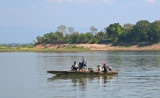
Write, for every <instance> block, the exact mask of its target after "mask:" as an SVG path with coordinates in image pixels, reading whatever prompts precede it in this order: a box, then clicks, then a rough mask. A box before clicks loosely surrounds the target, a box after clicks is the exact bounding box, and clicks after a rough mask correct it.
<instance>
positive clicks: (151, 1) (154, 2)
mask: <svg viewBox="0 0 160 98" xmlns="http://www.w3.org/2000/svg"><path fill="white" fill-rule="evenodd" d="M146 1H147V2H148V3H151V4H156V1H155V0H146Z"/></svg>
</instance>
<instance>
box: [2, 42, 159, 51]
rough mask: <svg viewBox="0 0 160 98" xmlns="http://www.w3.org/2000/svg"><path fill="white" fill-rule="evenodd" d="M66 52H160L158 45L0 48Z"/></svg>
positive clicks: (66, 45) (70, 45)
mask: <svg viewBox="0 0 160 98" xmlns="http://www.w3.org/2000/svg"><path fill="white" fill-rule="evenodd" d="M63 51H64V52H65V51H66V52H67V51H160V43H156V44H152V43H140V44H137V43H135V44H133V43H132V44H130V43H121V44H117V45H114V44H61V45H53V44H46V45H41V44H40V45H36V46H33V47H2V46H1V47H0V52H63Z"/></svg>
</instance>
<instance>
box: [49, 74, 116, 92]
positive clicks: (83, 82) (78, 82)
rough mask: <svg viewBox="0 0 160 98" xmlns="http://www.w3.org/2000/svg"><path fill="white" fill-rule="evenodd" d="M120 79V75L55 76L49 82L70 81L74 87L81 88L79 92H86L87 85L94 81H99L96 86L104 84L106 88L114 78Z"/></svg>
mask: <svg viewBox="0 0 160 98" xmlns="http://www.w3.org/2000/svg"><path fill="white" fill-rule="evenodd" d="M116 77H118V75H106V76H88V75H87V76H83V75H78V76H74V75H60V76H59V75H58V76H53V77H52V78H48V79H47V82H50V83H55V82H56V81H57V80H60V81H64V80H70V81H71V82H72V83H73V84H72V86H75V87H79V90H81V91H86V90H87V85H88V84H89V83H91V82H92V81H97V83H96V84H102V85H103V87H106V85H107V83H108V82H111V81H110V80H111V79H113V78H116Z"/></svg>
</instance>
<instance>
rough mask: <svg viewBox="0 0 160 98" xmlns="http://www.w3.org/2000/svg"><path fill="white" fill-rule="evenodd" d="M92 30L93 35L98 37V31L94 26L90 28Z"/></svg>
mask: <svg viewBox="0 0 160 98" xmlns="http://www.w3.org/2000/svg"><path fill="white" fill-rule="evenodd" d="M90 30H91V32H92V33H93V35H96V34H97V31H98V29H97V28H95V27H94V26H91V27H90Z"/></svg>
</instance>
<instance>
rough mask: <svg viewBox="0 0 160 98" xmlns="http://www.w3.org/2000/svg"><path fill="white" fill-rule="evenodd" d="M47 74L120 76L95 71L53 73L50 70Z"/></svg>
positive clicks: (113, 72)
mask: <svg viewBox="0 0 160 98" xmlns="http://www.w3.org/2000/svg"><path fill="white" fill-rule="evenodd" d="M47 73H51V74H56V75H113V74H118V72H117V71H109V72H99V71H94V70H91V71H90V70H81V71H52V70H49V71H47Z"/></svg>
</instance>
